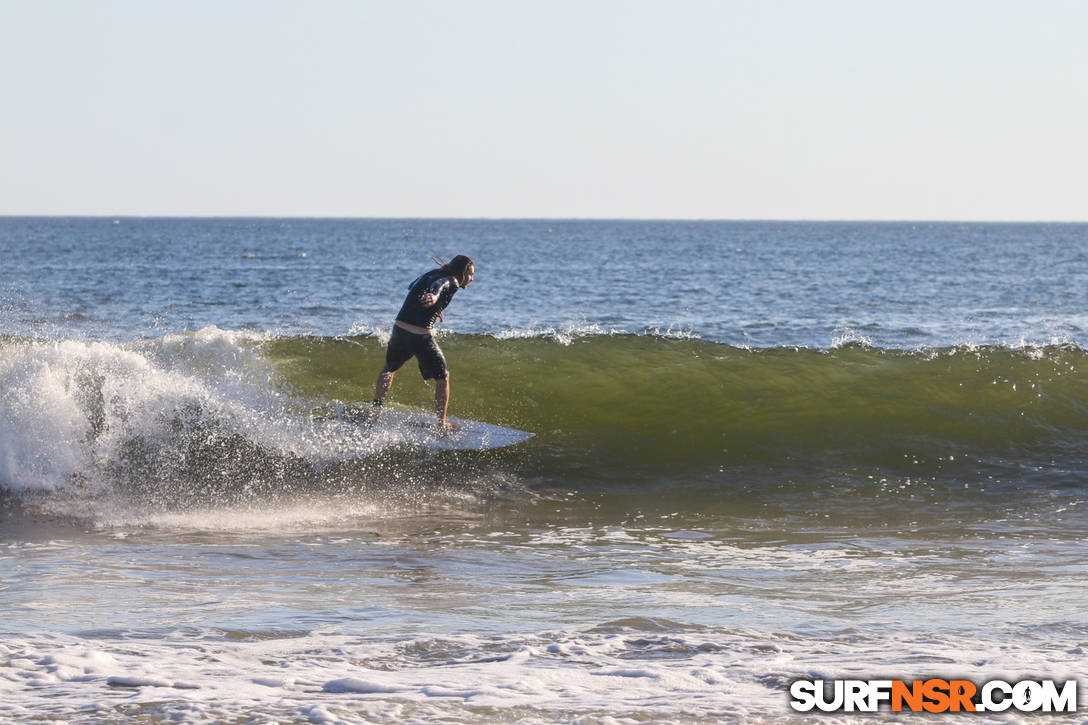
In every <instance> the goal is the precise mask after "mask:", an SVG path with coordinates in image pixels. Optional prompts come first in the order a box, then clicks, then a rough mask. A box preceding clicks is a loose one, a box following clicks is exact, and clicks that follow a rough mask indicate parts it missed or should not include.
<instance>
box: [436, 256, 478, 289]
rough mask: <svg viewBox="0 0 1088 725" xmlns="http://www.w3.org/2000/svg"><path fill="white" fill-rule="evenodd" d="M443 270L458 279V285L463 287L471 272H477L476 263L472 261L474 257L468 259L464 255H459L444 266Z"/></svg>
mask: <svg viewBox="0 0 1088 725" xmlns="http://www.w3.org/2000/svg"><path fill="white" fill-rule="evenodd" d="M442 269H444V270H446V272H448V273H449V274H451V275H453V276H454V277H456V278H457V283H458V284H459V285H461V286H462V287H464V286H465V283H466V282H467V280H468V273H469V270H472V271H475V270H476V263H475V262H473V261H472V257H466V256H465V255H463V254H458V255H457V256H456V257H454V258H453V259H451V260H450V261H449V262H447V263H446V264H444V265H442Z"/></svg>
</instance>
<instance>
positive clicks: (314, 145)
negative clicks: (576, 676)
mask: <svg viewBox="0 0 1088 725" xmlns="http://www.w3.org/2000/svg"><path fill="white" fill-rule="evenodd" d="M1086 32H1088V2H1083V1H1082V0H1067V1H1064V2H1063V1H1058V0H1040V1H1038V2H1028V1H1027V0H1023V1H1022V2H1002V1H993V0H989V1H987V0H940V1H939V2H938V1H931V0H915V1H912V2H896V1H893V0H887V1H884V0H818V1H817V0H792V1H791V0H780V1H774V0H762V1H744V0H736V1H724V2H709V1H698V0H683V1H678V2H673V1H668V2H666V1H664V0H662V1H661V2H643V1H638V0H622V1H620V0H616V1H609V0H579V1H577V2H568V1H566V0H546V1H540V2H535V1H530V0H496V1H493V2H492V1H480V0H457V1H453V0H442V1H434V2H431V1H426V2H422V1H421V2H416V1H412V0H406V1H403V2H399V1H398V2H394V1H391V0H383V1H381V2H366V1H362V0H360V1H357V2H352V1H349V0H316V1H315V0H307V1H305V2H303V1H302V0H299V1H298V2H283V1H279V0H259V1H258V0H253V1H242V0H238V1H232V0H217V1H214V2H212V1H207V0H195V1H193V0H190V1H187V2H166V1H165V0H164V1H162V2H159V1H154V0H152V1H146V0H105V1H102V0H95V1H94V2H88V1H85V0H70V1H61V0H0V104H2V107H0V214H95V215H119V214H136V215H145V214H146V215H158V214H169V215H173V214H177V215H273V216H293V215H300V216H432V217H446V216H450V217H604V218H617V217H624V218H715V219H754V218H762V219H954V220H1086V219H1088V203H1086V201H1085V199H1086V197H1088V194H1086V190H1088V133H1086V129H1088V41H1086V40H1085V37H1086V35H1085V34H1086Z"/></svg>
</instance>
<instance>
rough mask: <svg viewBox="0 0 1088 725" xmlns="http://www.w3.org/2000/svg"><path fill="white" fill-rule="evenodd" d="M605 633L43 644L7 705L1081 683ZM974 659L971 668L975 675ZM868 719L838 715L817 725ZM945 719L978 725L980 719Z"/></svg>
mask: <svg viewBox="0 0 1088 725" xmlns="http://www.w3.org/2000/svg"><path fill="white" fill-rule="evenodd" d="M605 629H607V630H610V631H607V632H597V631H593V630H588V631H576V630H560V631H543V632H540V633H536V634H529V635H505V636H491V637H483V636H477V635H470V634H464V635H447V636H440V637H430V636H426V635H421V636H419V637H416V638H414V639H410V640H402V641H395V642H391V641H368V640H367V639H365V638H360V637H353V636H345V635H323V634H317V633H312V634H307V635H303V636H294V637H286V638H276V639H258V640H253V641H242V642H238V641H230V640H225V639H217V638H215V637H210V636H209V637H203V638H197V639H185V638H167V640H166V641H149V640H145V639H140V640H131V639H120V640H110V639H84V638H80V637H74V636H68V635H31V636H25V637H21V638H8V639H6V640H5V641H3V642H2V643H0V694H2V695H3V698H2V699H3V701H4V705H3V708H4V709H5V710H6V711H7V713H8V714H9V715H13V716H14V715H17V714H19V713H23V714H25V713H29V712H33V713H35V714H36V715H37V716H49V717H53V718H61V719H66V720H68V721H69V722H91V721H93V719H94V718H101V717H106V718H114V719H122V713H124V716H125V717H128V718H132V717H139V716H144V717H148V718H152V719H154V718H156V717H163V716H166V717H167V718H171V717H173V718H182V719H184V720H185V721H186V722H214V721H218V720H228V719H233V718H236V717H245V718H256V719H280V718H282V719H286V720H302V719H305V718H309V719H313V715H314V713H320V719H319V720H318V721H322V722H362V721H367V720H370V719H375V720H380V721H392V720H397V721H400V722H428V721H434V720H436V719H446V720H451V721H466V720H470V721H478V720H479V719H481V718H483V719H492V720H493V719H516V720H518V721H519V722H529V723H538V722H556V721H568V722H573V721H582V722H603V721H604V720H603V719H602V718H616V720H615V721H619V722H639V721H645V720H646V719H654V720H667V721H680V720H697V719H713V720H716V721H719V722H724V721H733V722H735V721H740V720H744V719H749V718H757V719H759V720H760V721H765V722H794V721H796V720H797V717H796V713H793V712H792V711H791V710H790V709H789V707H788V704H787V703H788V695H787V693H786V688H787V687H788V683H789V682H790V680H792V679H794V678H798V677H806V678H807V677H814V678H827V679H833V678H835V677H859V678H870V677H872V678H877V677H889V678H896V679H911V678H913V677H926V676H932V674H933V672H934V671H935V669H934V668H937V669H940V668H941V667H944V668H949V667H954V668H955V673H954V674H955V675H956V676H957V677H966V678H968V679H971V680H974V681H976V682H980V681H984V680H987V679H994V678H1001V679H1007V680H1017V679H1022V678H1025V677H1050V678H1053V679H1059V680H1064V679H1073V678H1075V677H1076V675H1077V672H1078V668H1079V658H1078V657H1077V656H1076V655H1074V654H1069V653H1065V652H1055V651H1039V650H1033V649H1032V648H1031V647H1030V646H1029V643H1026V642H1024V643H1019V644H1009V643H1007V642H999V641H990V640H985V639H979V638H978V637H972V638H970V639H969V640H963V641H960V640H958V639H955V638H947V637H946V638H942V640H941V641H940V642H936V641H928V642H927V641H925V640H919V639H917V638H912V637H910V636H909V635H908V636H904V635H903V634H902V633H898V634H897V633H894V632H888V631H880V630H874V631H873V632H871V633H869V634H862V633H855V634H851V635H848V636H842V637H838V638H834V639H825V638H821V637H802V636H797V635H791V636H777V635H774V634H772V633H767V632H758V631H753V630H726V629H703V630H695V631H693V630H683V629H682V628H681V631H674V632H667V633H661V632H654V631H645V630H641V629H640V628H639V625H638V622H631V623H630V624H629V625H625V624H624V623H617V624H616V625H615V626H613V627H607V628H605ZM966 651H970V652H972V657H971V658H970V659H971V662H964V659H963V657H962V653H963V652H966ZM952 663H955V664H952ZM1080 695H1081V697H1082V698H1083V695H1084V690H1083V688H1082V690H1081V692H1080ZM0 712H3V710H0ZM579 718H581V720H579ZM869 719H870V718H869V717H866V716H857V715H850V714H840V715H838V716H836V715H828V716H821V718H820V721H821V722H827V723H855V722H859V723H860V722H866V721H869ZM944 720H947V721H949V722H975V721H976V720H975V718H974V716H973V715H965V716H961V717H957V716H956V715H948V716H946V717H945V718H943V719H942V721H944Z"/></svg>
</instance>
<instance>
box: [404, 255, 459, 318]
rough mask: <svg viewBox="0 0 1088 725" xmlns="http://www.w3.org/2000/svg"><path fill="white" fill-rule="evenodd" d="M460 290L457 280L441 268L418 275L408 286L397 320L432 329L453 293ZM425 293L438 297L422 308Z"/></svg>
mask: <svg viewBox="0 0 1088 725" xmlns="http://www.w3.org/2000/svg"><path fill="white" fill-rule="evenodd" d="M459 289H461V285H460V284H458V283H457V279H456V278H455V277H454V276H453V275H451V274H450V273H449V272H447V271H446V270H444V269H442V268H441V267H440V268H438V269H432V270H431V271H430V272H427V273H425V274H422V275H420V276H419V277H417V278H416V280H415V281H414V282H412V284H411V285H410V286H409V292H408V297H407V298H405V300H404V304H403V305H402V306H401V308H400V312H398V313H397V319H398V320H400V321H401V322H407V323H408V324H409V325H415V326H416V327H426V328H427V329H428V330H429V329H431V328H432V327H434V323H435V321H436V320H437V319H438V316H439V315H440V314H441V313H442V310H444V309H446V305H448V304H449V303H450V300H452V299H453V295H454V293H456V292H457V290H459ZM427 292H431V293H432V294H436V295H438V300H437V301H436V302H435V303H434V304H433V305H431V306H430V307H424V306H423V300H422V298H423V295H424V294H426V293H427Z"/></svg>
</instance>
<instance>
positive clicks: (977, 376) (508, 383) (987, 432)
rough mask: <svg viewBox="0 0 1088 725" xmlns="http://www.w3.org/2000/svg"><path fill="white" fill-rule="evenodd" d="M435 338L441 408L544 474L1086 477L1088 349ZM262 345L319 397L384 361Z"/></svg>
mask: <svg viewBox="0 0 1088 725" xmlns="http://www.w3.org/2000/svg"><path fill="white" fill-rule="evenodd" d="M440 344H441V346H442V347H443V349H444V351H445V353H446V357H447V359H448V361H449V363H450V369H451V387H452V391H453V394H452V402H451V413H452V414H454V415H457V416H460V417H465V418H472V419H476V420H485V421H488V422H492V423H498V424H500V425H505V426H510V427H515V428H521V429H524V430H528V431H531V432H533V433H535V434H536V436H537V437H536V438H534V439H533V440H532V441H530V442H529V443H527V444H525V446H528V447H529V448H530V450H531V452H532V454H533V455H534V456H535V457H536V460H537V461H538V462H539V463H540V465H543V466H546V467H548V468H551V467H555V466H558V467H560V468H576V469H579V470H585V469H588V470H593V471H595V472H596V474H597V475H600V476H603V477H609V476H612V475H616V476H622V477H634V478H637V477H638V476H640V475H644V474H645V473H649V472H658V471H662V470H668V471H673V472H677V473H683V471H686V470H691V471H695V470H707V469H708V468H710V467H714V466H724V465H734V464H760V465H765V464H772V465H787V466H791V465H797V466H805V467H811V466H813V465H814V464H819V465H852V466H868V465H876V466H889V465H890V466H895V465H908V464H913V465H917V464H918V463H919V462H922V463H925V462H931V463H932V462H934V461H938V460H940V461H946V462H947V461H955V460H961V461H962V460H964V458H971V459H974V461H975V462H978V461H980V460H984V459H989V458H1001V457H1017V458H1024V459H1025V460H1028V459H1030V460H1043V459H1047V460H1050V461H1051V462H1053V459H1055V458H1061V459H1063V460H1064V461H1065V463H1071V464H1075V465H1076V466H1080V465H1082V464H1083V463H1084V460H1085V459H1084V455H1085V454H1084V451H1085V450H1088V379H1086V377H1085V375H1084V373H1083V372H1082V371H1083V370H1084V369H1085V366H1086V364H1088V355H1086V353H1085V351H1083V350H1081V349H1079V348H1075V347H1048V348H1033V349H1024V350H1014V349H1008V348H992V347H989V348H977V349H976V348H950V349H944V350H937V351H924V352H904V351H888V350H879V349H871V348H866V347H861V346H847V347H843V348H839V349H834V350H830V351H820V350H810V349H762V350H746V349H740V348H735V347H729V346H724V345H719V344H714V343H708V342H703V341H698V340H690V339H669V338H663V337H654V336H634V335H617V336H593V337H584V338H576V339H574V340H573V341H570V342H569V344H564V343H562V342H559V341H557V340H555V339H551V338H525V339H506V340H500V339H496V338H493V337H489V336H463V335H449V336H444V337H442V338H441V339H440ZM262 352H263V355H264V356H265V357H266V359H267V360H268V361H269V362H271V363H272V364H273V365H274V366H275V368H276V369H277V370H278V372H279V374H280V375H282V380H281V384H282V385H284V386H285V387H286V388H288V389H290V390H291V391H293V392H294V393H296V394H299V395H301V396H303V397H305V398H306V399H309V400H311V401H316V402H320V401H323V400H328V399H338V400H343V401H350V402H359V401H364V400H368V399H369V398H371V397H372V396H373V387H374V380H375V378H376V377H377V374H378V371H379V370H380V369H381V367H382V363H383V360H384V348H383V347H382V345H381V343H380V342H379V341H378V340H376V339H374V338H370V337H357V338H336V339H332V338H281V339H276V340H273V341H270V342H268V343H265V344H264V346H263V350H262ZM431 396H432V390H431V388H429V387H427V386H426V385H424V384H423V383H422V382H421V380H420V377H419V375H418V373H417V371H416V369H415V364H414V362H411V361H410V362H409V363H408V364H407V365H406V366H405V367H404V368H402V370H401V372H400V373H399V374H398V376H397V379H396V381H395V384H394V391H393V395H392V397H391V400H392V401H394V402H396V403H400V404H406V405H410V406H418V407H426V406H429V405H430V400H431ZM1060 462H1061V461H1059V463H1060Z"/></svg>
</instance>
